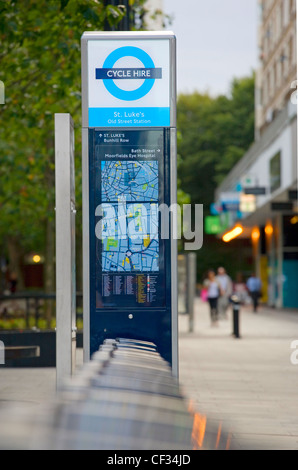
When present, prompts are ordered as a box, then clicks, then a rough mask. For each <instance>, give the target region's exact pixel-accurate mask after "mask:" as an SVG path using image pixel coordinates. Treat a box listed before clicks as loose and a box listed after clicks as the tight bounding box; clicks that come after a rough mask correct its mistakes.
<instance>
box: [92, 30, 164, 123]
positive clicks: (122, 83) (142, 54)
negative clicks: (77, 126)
mask: <svg viewBox="0 0 298 470" xmlns="http://www.w3.org/2000/svg"><path fill="white" fill-rule="evenodd" d="M88 95H89V100H88V124H89V126H88V127H101V128H103V127H106V128H115V127H117V128H123V127H169V126H170V124H171V116H170V50H169V40H168V39H159V40H156V41H154V43H153V42H151V41H136V40H127V41H125V45H122V46H120V47H117V42H116V43H115V41H113V40H112V39H107V40H104V41H89V43H88Z"/></svg>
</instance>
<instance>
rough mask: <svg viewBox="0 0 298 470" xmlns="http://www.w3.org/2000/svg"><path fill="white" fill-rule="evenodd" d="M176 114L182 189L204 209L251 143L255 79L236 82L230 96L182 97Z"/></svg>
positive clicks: (197, 94)
mask: <svg viewBox="0 0 298 470" xmlns="http://www.w3.org/2000/svg"><path fill="white" fill-rule="evenodd" d="M177 111H178V131H179V133H180V134H181V138H180V139H179V140H178V152H179V155H180V159H181V163H180V166H179V178H180V181H181V188H182V189H183V190H185V191H187V192H188V193H189V194H190V197H191V200H192V203H193V204H195V203H197V204H204V205H205V206H206V207H207V206H209V204H210V203H211V202H213V200H214V190H215V188H216V186H217V185H218V184H219V183H220V181H221V180H222V179H223V178H224V177H225V176H226V174H227V173H228V172H229V171H230V169H231V168H232V167H233V166H234V165H235V163H236V162H237V161H238V160H239V159H240V158H241V157H242V156H243V155H244V153H245V152H246V151H247V150H248V148H249V146H250V144H251V143H252V142H253V140H254V76H251V77H247V78H242V79H235V80H234V81H233V83H232V86H231V93H230V96H218V97H216V98H212V97H210V96H209V95H208V94H200V93H198V92H196V93H193V94H190V95H183V94H182V95H180V96H179V98H178V109H177Z"/></svg>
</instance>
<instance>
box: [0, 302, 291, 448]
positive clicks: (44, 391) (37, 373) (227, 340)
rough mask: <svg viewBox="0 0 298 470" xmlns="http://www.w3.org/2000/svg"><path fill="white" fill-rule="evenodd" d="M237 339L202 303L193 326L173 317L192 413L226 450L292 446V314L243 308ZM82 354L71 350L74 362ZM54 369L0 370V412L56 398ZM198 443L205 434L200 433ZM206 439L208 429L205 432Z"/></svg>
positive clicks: (227, 322) (79, 361)
mask: <svg viewBox="0 0 298 470" xmlns="http://www.w3.org/2000/svg"><path fill="white" fill-rule="evenodd" d="M240 317H241V321H240V333H241V339H235V338H234V337H232V336H231V332H232V322H231V312H229V319H228V320H221V321H220V322H219V325H218V327H211V325H210V319H209V310H208V306H207V304H206V303H203V302H202V301H201V300H200V299H196V305H195V318H194V331H193V332H189V319H188V316H187V315H180V316H179V371H180V384H181V387H182V390H183V391H184V393H185V395H186V396H187V397H188V399H189V402H190V408H191V409H192V411H193V413H194V414H197V415H198V416H199V417H200V420H201V421H200V422H202V423H204V429H205V428H206V429H207V431H208V427H209V426H210V427H211V428H212V429H213V430H214V429H215V430H216V429H222V430H223V431H225V432H226V433H227V434H228V435H229V441H230V442H229V447H230V448H232V449H253V450H254V449H289V450H297V449H298V393H297V390H298V365H293V364H292V363H291V354H292V352H293V350H292V349H291V342H292V341H293V340H298V312H297V311H274V310H272V309H268V308H260V310H259V312H258V313H257V314H254V313H252V311H251V308H250V307H243V308H242V310H241V312H240ZM81 364H82V351H81V350H78V351H77V367H78V369H79V368H80V366H81ZM55 380H56V373H55V369H53V368H49V369H47V368H43V369H33V368H32V369H22V368H19V369H18V368H13V369H9V368H1V369H0V412H1V410H4V409H5V411H6V415H7V414H8V413H9V412H10V411H9V410H12V412H13V413H14V415H15V412H16V411H17V410H18V409H20V410H21V409H22V410H23V409H24V408H26V409H27V410H29V409H32V410H34V412H37V411H38V409H40V407H42V405H44V404H46V403H48V402H51V401H53V400H54V398H55ZM199 438H200V439H199V444H200V445H199V446H197V447H199V448H200V447H202V448H204V432H203V434H202V432H201V430H200V433H199ZM206 440H207V432H206Z"/></svg>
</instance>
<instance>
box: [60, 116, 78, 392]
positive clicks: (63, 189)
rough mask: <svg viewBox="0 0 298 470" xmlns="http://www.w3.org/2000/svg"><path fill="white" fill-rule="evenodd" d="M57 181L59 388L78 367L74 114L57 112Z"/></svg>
mask: <svg viewBox="0 0 298 470" xmlns="http://www.w3.org/2000/svg"><path fill="white" fill-rule="evenodd" d="M55 181H56V377H57V389H59V388H61V385H62V384H63V382H64V380H65V379H66V378H67V377H70V376H71V375H72V373H73V370H74V367H75V350H76V276H75V213H76V210H75V183H74V126H73V121H72V118H71V116H70V114H55Z"/></svg>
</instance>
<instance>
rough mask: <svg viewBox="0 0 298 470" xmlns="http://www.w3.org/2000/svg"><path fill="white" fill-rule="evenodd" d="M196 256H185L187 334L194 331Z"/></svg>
mask: <svg viewBox="0 0 298 470" xmlns="http://www.w3.org/2000/svg"><path fill="white" fill-rule="evenodd" d="M196 278H197V255H196V253H188V255H187V304H188V314H189V332H190V333H192V332H193V331H194V303H195V297H196Z"/></svg>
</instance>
